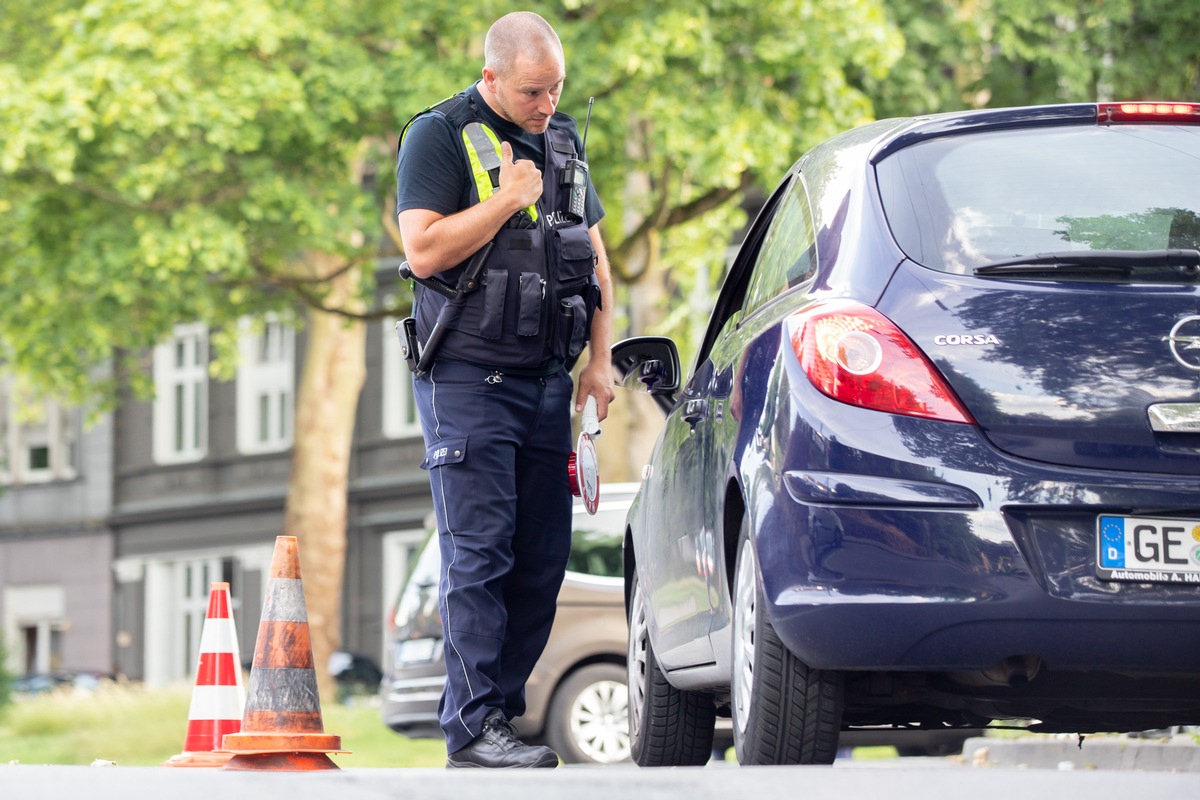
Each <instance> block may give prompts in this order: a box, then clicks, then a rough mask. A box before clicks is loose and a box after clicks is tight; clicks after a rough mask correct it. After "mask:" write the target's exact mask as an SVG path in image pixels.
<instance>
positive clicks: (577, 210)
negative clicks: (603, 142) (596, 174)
mask: <svg viewBox="0 0 1200 800" xmlns="http://www.w3.org/2000/svg"><path fill="white" fill-rule="evenodd" d="M594 102H596V98H594V97H589V98H588V110H587V119H586V120H584V123H583V150H582V153H583V154H584V155H586V154H587V135H588V128H589V127H590V126H591V124H592V103H594ZM562 185H563V186H565V187H567V213H568V214H570V215H571V216H572V217H574V218H575V220H576V221H577V222H584V221H585V220H586V219H587V215H586V213H585V211H584V209H585V206H586V201H587V186H588V165H587V162H585V161H582V160H580V159H578V158H572V159H571V160H570V161H568V162H567V168H566V169H565V170H564V171H563V177H562Z"/></svg>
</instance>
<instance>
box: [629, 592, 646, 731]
mask: <svg viewBox="0 0 1200 800" xmlns="http://www.w3.org/2000/svg"><path fill="white" fill-rule="evenodd" d="M648 636H649V633H648V631H647V629H646V608H645V605H644V604H643V603H642V588H641V586H635V587H634V590H633V600H632V602H631V603H630V615H629V658H628V663H627V668H628V672H629V679H628V684H629V686H628V689H629V694H628V697H627V698H626V700H627V705H628V709H629V712H628V713H629V735H630V736H631V737H633V736H637V735H638V734H639V733H640V732H641V720H642V709H643V708H644V707H645V705H646V681H647V680H648V678H647V675H646V668H647V665H646V648H647V646H648V643H647V637H648Z"/></svg>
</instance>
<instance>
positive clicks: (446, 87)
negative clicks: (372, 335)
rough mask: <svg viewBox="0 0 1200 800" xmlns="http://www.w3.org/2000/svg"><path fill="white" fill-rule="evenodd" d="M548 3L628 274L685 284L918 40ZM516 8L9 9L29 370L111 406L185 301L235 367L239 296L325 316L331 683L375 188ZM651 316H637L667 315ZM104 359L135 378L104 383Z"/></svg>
mask: <svg viewBox="0 0 1200 800" xmlns="http://www.w3.org/2000/svg"><path fill="white" fill-rule="evenodd" d="M529 6H531V7H532V8H534V9H535V10H538V11H540V12H541V13H542V14H543V15H544V16H546V17H547V18H548V19H549V20H550V21H551V22H552V23H553V24H554V25H555V26H556V28H557V29H558V30H559V33H560V35H561V36H562V38H563V40H564V44H565V45H566V49H567V54H568V55H567V58H568V69H569V71H570V77H569V79H568V84H567V92H566V94H565V96H564V100H563V108H564V109H569V110H571V111H572V112H573V113H575V114H576V115H577V116H581V115H582V113H583V112H584V110H585V109H586V99H587V98H588V97H589V96H595V97H596V98H597V100H596V106H595V115H594V118H593V121H592V131H591V134H590V136H589V139H588V145H589V157H590V160H591V163H592V174H593V176H594V177H595V180H596V182H597V184H598V186H599V187H600V191H601V194H602V196H603V197H604V199H605V202H606V205H607V208H608V212H609V216H608V219H607V221H606V223H605V235H606V238H607V239H608V241H609V243H610V247H611V250H612V256H613V261H614V265H615V268H616V272H617V275H618V276H619V278H620V280H622V281H623V282H624V283H626V284H628V285H632V284H636V283H640V284H641V285H643V286H652V285H655V284H657V285H659V286H662V287H664V289H663V291H665V292H666V293H668V295H677V296H678V295H681V294H683V293H686V292H688V291H689V286H691V285H694V284H696V283H699V284H701V285H702V286H705V287H706V286H707V285H708V284H709V283H710V282H711V281H713V280H715V276H716V275H717V274H718V273H719V271H720V268H721V266H722V263H723V255H724V246H723V243H724V242H726V241H728V238H729V235H730V234H729V231H730V230H731V228H732V227H734V226H735V224H737V223H739V222H740V221H741V220H742V217H743V215H742V212H741V211H740V209H739V207H738V201H739V199H740V198H741V197H742V195H743V193H744V192H745V191H747V190H748V189H750V188H751V187H760V188H765V187H769V186H770V185H771V184H772V183H773V182H774V181H775V180H777V178H778V177H779V175H780V174H782V172H783V170H784V168H785V167H786V166H787V164H789V163H790V162H791V161H792V160H793V159H794V158H795V157H796V156H797V155H799V153H800V152H801V150H802V149H803V148H804V147H805V146H806V145H807V144H811V143H813V142H816V141H818V140H819V139H821V138H824V137H825V136H827V135H829V134H831V133H833V132H834V131H835V130H837V129H840V128H844V127H849V126H851V125H853V124H856V123H858V122H861V121H865V120H867V119H869V118H870V116H871V108H870V103H869V101H868V99H867V97H866V95H865V94H864V93H863V92H862V91H860V90H859V89H857V88H855V87H853V86H851V85H850V81H849V80H848V75H851V74H853V75H858V74H870V75H875V76H880V75H882V74H883V72H884V71H885V70H886V69H887V67H888V65H889V63H890V62H891V61H892V60H893V59H894V58H895V57H896V56H897V55H898V54H899V46H900V42H899V38H898V37H897V36H896V34H895V32H894V30H893V29H892V28H891V27H890V26H889V25H888V24H887V22H886V20H885V18H884V15H883V11H882V7H881V3H880V0H773V1H772V2H750V0H713V1H712V2H709V3H705V4H701V5H699V6H697V5H696V4H694V3H690V2H683V1H682V0H669V2H663V3H656V4H645V3H636V2H632V1H631V0H615V1H614V2H608V3H603V4H601V3H592V2H585V1H584V0H562V2H553V3H551V2H535V3H531V4H529ZM508 10H510V6H509V4H508V3H502V2H486V1H485V2H480V3H475V4H454V3H447V2H444V0H439V1H436V2H435V1H434V0H408V1H407V2H406V3H405V4H404V6H403V11H402V13H398V11H397V8H396V6H395V5H394V4H384V3H381V2H378V1H377V0H348V1H347V2H337V3H333V2H329V0H309V1H308V2H303V1H302V0H241V1H240V2H236V3H234V2H230V1H229V0H211V1H210V2H207V3H199V4H197V3H191V2H183V0H87V2H83V3H78V2H68V1H67V0H46V1H45V2H36V3H35V2H33V0H15V1H14V2H12V3H9V4H8V6H7V7H6V15H5V18H4V20H3V21H0V59H2V62H3V63H0V347H2V348H3V349H2V357H3V359H4V360H5V361H6V362H7V364H8V365H9V366H10V367H11V368H13V369H15V370H16V371H18V372H20V373H22V374H23V375H25V376H27V377H29V378H31V379H33V380H35V381H36V382H37V383H38V385H39V386H40V387H41V388H42V389H43V390H45V391H47V392H52V393H54V394H56V395H58V396H60V397H63V398H67V399H74V400H77V401H80V402H83V401H85V400H93V399H95V398H96V397H97V396H98V397H100V398H101V399H103V400H105V401H107V402H109V403H112V402H115V401H116V399H117V398H118V397H119V396H120V391H121V390H122V384H121V381H128V382H129V383H130V386H131V388H132V389H133V390H134V391H135V392H137V393H139V394H141V395H142V396H146V395H148V394H149V392H150V391H151V388H152V387H151V386H150V385H149V383H148V381H147V378H146V376H145V374H144V371H143V370H142V369H141V363H140V362H139V359H140V358H141V357H142V355H143V354H144V353H145V352H146V351H147V349H148V348H150V347H152V346H153V345H155V344H156V343H158V342H159V341H161V340H162V339H163V337H164V336H167V335H169V333H170V332H171V330H172V328H173V326H174V325H175V324H176V323H179V322H184V321H192V320H199V321H203V322H204V323H206V324H208V325H209V326H210V327H212V328H213V329H214V330H215V331H216V333H215V335H214V337H213V341H214V343H215V347H216V351H217V362H216V369H217V370H218V371H219V372H220V374H223V375H230V374H231V370H232V365H233V363H234V360H235V355H236V353H235V342H236V338H237V337H236V333H237V330H236V325H237V323H238V320H240V319H241V318H243V317H245V316H254V317H258V318H261V317H263V315H265V314H267V313H269V312H270V313H275V314H277V315H279V316H280V317H281V318H282V319H284V320H285V321H291V322H293V323H296V324H301V323H302V322H303V321H305V320H307V324H308V331H309V339H308V341H309V349H308V360H307V363H306V365H305V367H304V372H303V377H302V378H301V381H300V389H299V392H298V395H297V410H296V431H295V443H296V444H295V452H294V463H293V473H292V478H291V482H290V486H289V493H288V502H287V510H286V514H285V518H286V524H287V531H288V532H295V533H296V534H297V535H299V536H300V537H301V539H302V545H303V551H302V552H303V553H304V555H305V558H304V578H305V586H306V593H307V597H308V605H309V615H310V627H311V629H312V635H313V644H314V654H315V656H316V660H317V665H318V672H319V675H320V676H321V680H322V688H323V691H325V692H326V694H328V691H329V690H330V688H329V687H330V686H331V683H330V682H329V678H328V675H327V674H326V672H325V664H326V663H327V659H326V658H325V656H327V655H328V653H329V652H331V651H332V650H333V649H334V648H335V647H336V646H337V643H338V641H339V638H340V636H339V629H338V621H339V617H340V612H339V603H340V599H341V583H342V572H343V558H344V555H343V554H344V547H345V523H346V519H345V499H346V498H345V494H346V493H345V488H346V485H345V482H346V471H347V460H348V455H349V448H350V436H351V430H352V427H353V417H354V411H355V403H356V400H357V395H358V391H359V389H360V387H361V384H362V380H363V359H362V347H363V335H364V334H363V326H362V320H363V319H365V318H367V317H369V316H370V314H371V313H372V312H368V311H367V310H366V309H368V308H371V307H373V304H372V303H371V281H370V279H371V270H370V269H369V268H368V267H369V266H370V265H371V264H372V263H373V259H374V257H375V255H376V253H377V252H378V242H377V241H376V237H377V234H378V231H379V229H380V219H381V212H382V219H383V224H384V226H385V228H391V229H393V233H394V224H392V223H391V217H392V211H391V209H390V208H388V207H387V203H386V198H387V197H388V196H389V195H390V190H389V188H388V186H387V183H388V182H387V181H384V180H376V181H374V186H375V191H374V192H372V191H369V190H368V189H369V188H370V186H371V182H372V179H373V176H376V175H389V174H391V170H392V163H393V161H392V160H393V158H394V147H395V140H396V139H395V137H396V135H397V133H398V132H399V129H400V127H401V125H402V124H403V122H404V120H406V119H407V118H408V117H409V116H410V115H411V114H412V113H415V112H416V111H419V110H420V109H421V108H423V107H425V106H427V105H430V104H432V103H434V102H436V101H437V100H439V99H441V98H442V97H445V96H447V95H449V94H451V93H452V92H454V91H457V90H459V89H461V88H462V87H463V86H465V85H466V84H467V83H468V82H469V81H471V80H472V79H474V78H475V77H476V76H477V75H478V73H479V67H480V64H481V60H482V58H481V57H482V40H483V35H484V33H485V31H486V29H487V26H488V25H489V24H490V22H491V21H492V20H493V19H495V18H496V17H498V16H499V15H500V14H502V13H504V12H506V11H508ZM665 244H669V245H670V246H671V248H670V255H665V256H664V255H663V254H664V245H665ZM714 245H715V246H714ZM705 265H707V266H708V267H709V269H708V271H707V273H706V272H705V270H704V269H702V268H701V267H703V266H705ZM644 294H646V295H653V294H654V293H653V292H646V293H644ZM405 302H406V298H401V300H400V305H401V306H402V305H403V304H404V303H405ZM401 310H402V309H384V310H381V311H378V312H374V313H380V314H382V313H396V312H398V311H401ZM634 313H635V314H636V316H637V317H638V319H635V320H633V325H634V326H635V327H636V328H637V329H639V330H640V329H643V328H644V327H647V326H649V325H652V324H655V319H654V315H653V314H652V312H651V310H650V309H648V308H645V307H640V306H639V307H637V308H636V310H635V312H634ZM106 363H114V364H115V367H116V369H115V370H113V374H114V375H115V376H116V377H115V378H114V379H113V380H111V381H105V382H97V380H96V379H95V377H94V376H95V375H96V374H97V371H96V370H97V367H98V366H99V365H102V364H106Z"/></svg>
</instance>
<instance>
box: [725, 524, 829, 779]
mask: <svg viewBox="0 0 1200 800" xmlns="http://www.w3.org/2000/svg"><path fill="white" fill-rule="evenodd" d="M746 527H747V526H746V523H745V521H744V520H743V523H742V537H741V542H740V544H739V546H738V557H737V573H736V576H735V578H734V605H733V687H732V689H733V691H732V695H733V702H732V706H733V742H734V747H735V749H736V750H737V758H738V763H740V764H832V763H833V760H834V758H835V757H836V756H837V743H838V734H839V733H840V731H841V725H842V676H841V674H840V673H837V672H830V671H824V670H815V669H811V668H810V667H808V666H807V665H806V664H805V663H804V662H802V661H801V660H800V659H798V658H796V657H795V656H794V655H792V653H791V652H790V651H789V650H788V649H787V648H786V647H784V645H783V642H781V641H780V640H779V636H778V634H776V633H775V629H774V627H772V625H771V620H770V619H768V617H767V610H766V603H765V602H764V599H763V591H762V586H761V584H760V583H759V579H758V571H757V569H756V568H755V564H754V546H753V545H752V544H751V542H750V538H749V535H748V533H747V530H746Z"/></svg>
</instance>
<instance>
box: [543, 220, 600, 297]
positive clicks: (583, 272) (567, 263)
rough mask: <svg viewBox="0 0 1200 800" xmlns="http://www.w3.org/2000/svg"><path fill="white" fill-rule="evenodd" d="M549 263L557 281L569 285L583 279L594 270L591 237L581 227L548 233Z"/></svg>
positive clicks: (594, 260) (583, 227) (594, 254)
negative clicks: (552, 266) (553, 269)
mask: <svg viewBox="0 0 1200 800" xmlns="http://www.w3.org/2000/svg"><path fill="white" fill-rule="evenodd" d="M550 248H551V249H550V259H551V261H550V263H551V264H554V266H555V269H556V273H555V274H556V276H557V277H558V280H560V281H562V282H564V283H569V282H571V281H575V280H578V279H580V278H585V277H587V276H588V275H591V274H592V273H593V272H594V271H595V269H596V251H595V250H593V249H592V237H591V236H589V235H588V229H587V227H586V226H583V225H571V226H570V227H567V228H556V229H555V230H553V231H551V232H550Z"/></svg>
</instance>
